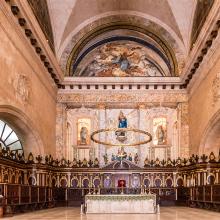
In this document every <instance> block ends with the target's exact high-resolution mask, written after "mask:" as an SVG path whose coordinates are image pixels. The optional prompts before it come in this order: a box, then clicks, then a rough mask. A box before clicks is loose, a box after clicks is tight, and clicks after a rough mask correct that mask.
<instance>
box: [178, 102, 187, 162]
mask: <svg viewBox="0 0 220 220" xmlns="http://www.w3.org/2000/svg"><path fill="white" fill-rule="evenodd" d="M178 122H179V123H178V125H179V126H178V128H179V146H180V149H179V156H180V157H181V158H188V157H189V114H188V103H187V102H182V103H180V104H178Z"/></svg>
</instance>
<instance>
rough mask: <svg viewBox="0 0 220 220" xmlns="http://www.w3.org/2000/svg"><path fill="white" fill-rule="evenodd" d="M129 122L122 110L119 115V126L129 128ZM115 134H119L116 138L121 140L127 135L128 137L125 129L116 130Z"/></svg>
mask: <svg viewBox="0 0 220 220" xmlns="http://www.w3.org/2000/svg"><path fill="white" fill-rule="evenodd" d="M127 127H128V123H127V118H126V117H125V115H124V113H123V112H122V111H120V113H119V116H118V128H127ZM115 135H116V136H117V137H116V139H117V140H118V141H120V142H124V141H125V140H126V139H127V137H126V132H125V131H119V130H118V131H116V132H115Z"/></svg>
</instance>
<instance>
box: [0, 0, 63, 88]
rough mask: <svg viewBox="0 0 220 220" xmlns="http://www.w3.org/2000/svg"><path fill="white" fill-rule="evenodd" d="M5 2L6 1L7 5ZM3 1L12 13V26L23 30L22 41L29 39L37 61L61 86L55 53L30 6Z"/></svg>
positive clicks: (60, 74)
mask: <svg viewBox="0 0 220 220" xmlns="http://www.w3.org/2000/svg"><path fill="white" fill-rule="evenodd" d="M5 2H7V3H8V7H7V4H6V3H5ZM5 2H4V1H2V2H1V4H2V5H5V6H4V7H5V8H7V9H8V10H7V13H8V14H11V15H14V18H15V19H14V18H13V19H12V20H13V21H14V23H13V26H14V28H16V29H17V31H20V32H23V31H24V33H25V34H23V33H22V35H23V37H24V39H23V41H27V40H28V41H29V42H28V44H27V45H29V46H32V47H33V48H34V50H35V56H36V55H37V56H38V57H39V58H38V59H39V61H41V64H40V65H42V66H44V67H45V70H44V71H46V72H48V74H49V75H50V77H51V78H52V80H53V81H54V83H55V84H56V85H57V87H58V88H61V87H62V85H61V83H62V80H63V74H62V71H61V69H60V67H59V64H58V62H57V59H56V57H55V55H54V54H53V52H52V50H51V48H50V47H49V45H48V42H47V39H46V38H45V36H44V34H43V32H42V30H41V28H40V26H39V24H38V22H37V20H36V18H35V17H34V15H33V12H32V11H31V8H30V6H29V5H28V2H27V1H22V0H17V1H12V0H5ZM10 9H11V10H10ZM11 15H10V16H11ZM11 17H13V16H11ZM16 18H17V22H16ZM16 26H17V27H16Z"/></svg>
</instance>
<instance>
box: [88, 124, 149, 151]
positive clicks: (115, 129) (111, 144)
mask: <svg viewBox="0 0 220 220" xmlns="http://www.w3.org/2000/svg"><path fill="white" fill-rule="evenodd" d="M109 131H121V132H123V131H124V132H126V131H133V132H136V133H140V134H144V135H146V136H148V138H149V139H148V140H144V141H139V142H135V143H130V144H123V143H120V144H114V143H110V142H105V141H100V140H97V139H95V137H94V136H95V135H96V134H99V133H103V132H105V133H106V132H109ZM90 138H91V140H92V141H94V142H95V143H97V144H103V145H107V146H124V147H128V146H138V145H142V144H147V143H149V142H150V141H152V135H151V134H150V133H149V132H147V131H143V130H140V129H134V128H107V129H100V130H97V131H94V132H93V133H92V134H91V136H90Z"/></svg>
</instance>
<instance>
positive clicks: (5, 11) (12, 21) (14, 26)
mask: <svg viewBox="0 0 220 220" xmlns="http://www.w3.org/2000/svg"><path fill="white" fill-rule="evenodd" d="M0 10H1V12H2V15H3V16H4V17H5V21H7V22H5V21H2V22H1V23H0V25H1V27H2V29H3V30H4V31H5V34H6V35H7V36H8V38H9V39H10V41H11V43H12V44H13V46H14V47H15V48H16V49H17V51H18V53H19V54H20V55H21V56H22V57H23V58H24V60H25V61H26V62H27V64H28V65H29V66H30V67H33V63H35V64H37V65H38V67H39V68H40V69H41V72H40V73H39V72H38V71H36V70H35V69H33V72H34V73H35V74H36V76H37V77H38V79H39V80H40V81H41V83H42V85H43V86H44V87H45V88H46V90H47V91H48V93H49V94H50V95H51V96H52V97H53V98H54V99H56V92H57V90H56V88H55V86H51V85H52V82H51V78H50V76H49V75H45V74H42V72H45V69H44V67H43V66H42V64H41V63H40V60H39V59H30V57H32V58H33V57H36V54H35V52H34V50H33V49H32V48H31V47H30V46H29V45H27V43H26V42H27V39H26V35H25V33H24V32H22V29H21V28H20V27H19V25H18V23H17V22H16V18H15V17H14V16H13V14H12V12H11V11H10V8H9V6H8V5H7V4H6V2H5V1H0ZM8 25H9V26H11V28H10V30H13V31H14V32H15V35H11V34H10V32H9V31H10V30H9V29H8ZM18 39H19V40H20V42H21V43H22V44H23V45H22V46H24V47H25V48H26V51H27V52H24V51H22V48H21V47H19V46H18V43H17V42H18ZM27 53H28V54H27ZM36 58H37V57H36ZM47 82H51V84H49V85H48V83H47Z"/></svg>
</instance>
